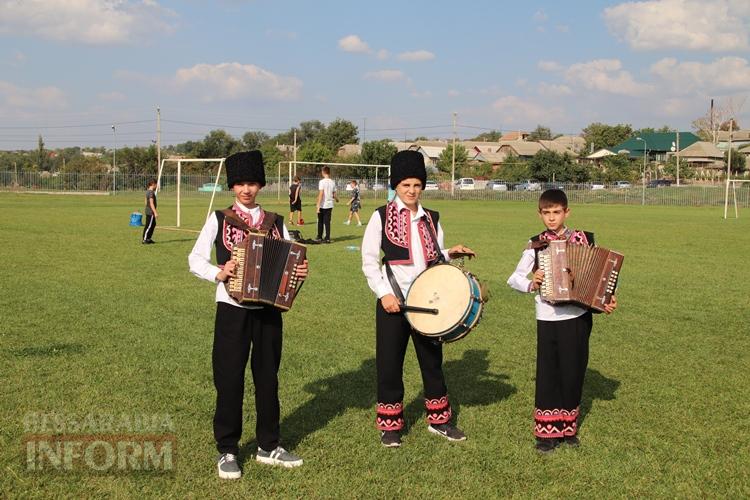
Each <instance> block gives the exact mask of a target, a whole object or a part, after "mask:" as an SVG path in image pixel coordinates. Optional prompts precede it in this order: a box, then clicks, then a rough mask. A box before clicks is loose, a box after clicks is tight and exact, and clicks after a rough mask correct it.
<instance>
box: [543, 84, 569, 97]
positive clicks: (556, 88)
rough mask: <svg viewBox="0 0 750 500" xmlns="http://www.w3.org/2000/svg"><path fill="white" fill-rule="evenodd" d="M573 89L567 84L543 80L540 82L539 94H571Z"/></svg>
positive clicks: (559, 95) (558, 95)
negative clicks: (556, 83)
mask: <svg viewBox="0 0 750 500" xmlns="http://www.w3.org/2000/svg"><path fill="white" fill-rule="evenodd" d="M572 93H573V91H572V90H571V89H570V87H568V86H567V85H555V84H553V83H545V82H542V83H540V84H539V94H541V95H544V96H551V97H561V96H565V95H571V94H572Z"/></svg>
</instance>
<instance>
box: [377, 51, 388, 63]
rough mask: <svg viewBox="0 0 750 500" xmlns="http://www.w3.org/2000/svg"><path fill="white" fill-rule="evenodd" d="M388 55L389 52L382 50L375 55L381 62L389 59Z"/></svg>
mask: <svg viewBox="0 0 750 500" xmlns="http://www.w3.org/2000/svg"><path fill="white" fill-rule="evenodd" d="M388 55H389V54H388V51H387V50H385V49H380V50H379V51H377V53H375V57H377V58H378V59H380V60H381V61H382V60H384V59H388Z"/></svg>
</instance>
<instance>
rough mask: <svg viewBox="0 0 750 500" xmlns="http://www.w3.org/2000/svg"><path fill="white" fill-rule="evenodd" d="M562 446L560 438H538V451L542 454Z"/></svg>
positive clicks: (536, 446)
mask: <svg viewBox="0 0 750 500" xmlns="http://www.w3.org/2000/svg"><path fill="white" fill-rule="evenodd" d="M558 446H560V440H559V439H558V438H536V445H534V447H535V448H536V451H538V452H539V453H542V454H547V453H552V452H553V451H555V448H557V447H558Z"/></svg>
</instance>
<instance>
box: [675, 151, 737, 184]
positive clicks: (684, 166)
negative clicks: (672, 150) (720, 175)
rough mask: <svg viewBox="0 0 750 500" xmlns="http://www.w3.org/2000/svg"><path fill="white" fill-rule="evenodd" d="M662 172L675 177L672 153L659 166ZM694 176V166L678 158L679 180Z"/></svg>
mask: <svg viewBox="0 0 750 500" xmlns="http://www.w3.org/2000/svg"><path fill="white" fill-rule="evenodd" d="M732 163H734V155H732ZM661 171H662V173H663V174H664V175H665V176H667V177H671V178H672V179H676V178H677V157H676V156H674V155H672V156H670V157H669V160H667V163H665V164H664V166H663V167H662V168H661ZM694 177H695V168H694V167H693V165H692V164H691V163H690V162H687V161H685V160H684V159H683V160H680V180H682V179H693V178H694Z"/></svg>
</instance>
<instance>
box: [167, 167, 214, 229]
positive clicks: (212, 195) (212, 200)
mask: <svg viewBox="0 0 750 500" xmlns="http://www.w3.org/2000/svg"><path fill="white" fill-rule="evenodd" d="M167 162H173V163H177V183H176V188H177V224H176V225H175V226H159V229H169V230H174V231H189V232H194V233H197V232H198V231H196V230H192V229H182V228H181V227H180V225H181V215H182V214H181V206H180V179H181V177H182V164H183V163H198V162H213V163H216V162H218V163H219V168H218V169H217V170H216V178H215V180H214V186H213V190H212V191H211V201H210V203H209V204H208V211H207V212H206V219H208V217H209V216H210V215H211V210H212V208H213V205H214V197H215V196H216V187H217V186H218V185H219V177H220V176H221V169H222V168H223V167H224V158H165V159H163V160H162V161H161V165H159V173H158V176H157V179H156V192H157V193H158V192H159V190H160V189H161V176H162V173H163V171H164V165H165V164H166V163H167Z"/></svg>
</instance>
